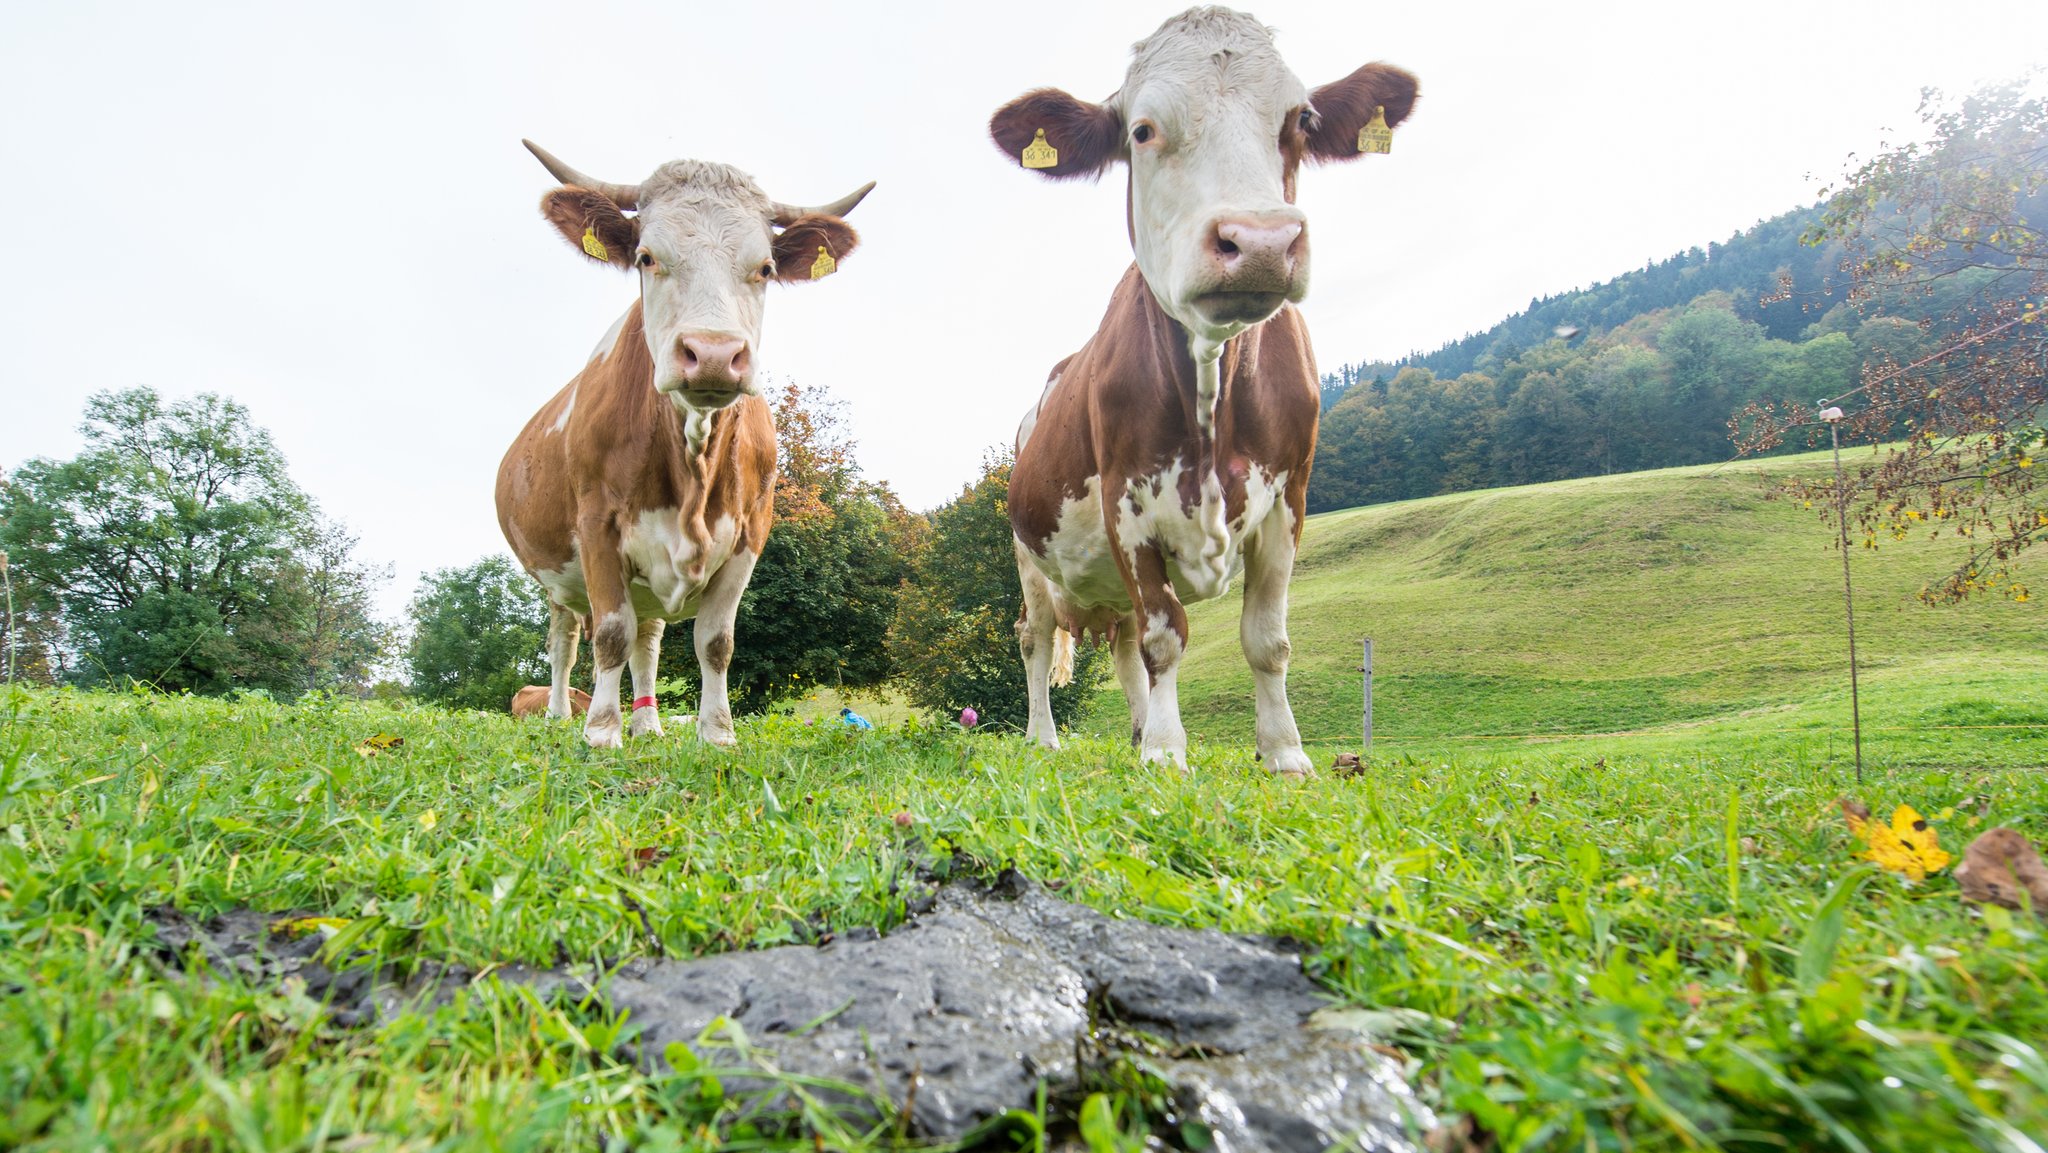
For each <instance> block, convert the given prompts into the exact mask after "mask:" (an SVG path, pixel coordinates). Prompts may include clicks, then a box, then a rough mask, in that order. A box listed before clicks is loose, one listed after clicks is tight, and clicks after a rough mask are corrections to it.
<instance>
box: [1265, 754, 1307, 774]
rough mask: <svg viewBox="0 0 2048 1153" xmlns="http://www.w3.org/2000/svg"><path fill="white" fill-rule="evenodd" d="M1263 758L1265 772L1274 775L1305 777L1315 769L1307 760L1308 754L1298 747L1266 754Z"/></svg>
mask: <svg viewBox="0 0 2048 1153" xmlns="http://www.w3.org/2000/svg"><path fill="white" fill-rule="evenodd" d="M1265 758H1266V759H1265V762H1264V763H1265V766H1266V771H1267V772H1269V773H1274V774H1276V775H1280V774H1284V775H1286V776H1291V777H1305V776H1308V775H1309V773H1310V772H1312V771H1314V769H1315V765H1314V763H1313V762H1311V761H1310V760H1309V759H1308V754H1307V753H1305V752H1302V751H1301V749H1300V748H1298V747H1297V748H1292V749H1281V750H1279V751H1278V752H1272V753H1267V754H1266V755H1265Z"/></svg>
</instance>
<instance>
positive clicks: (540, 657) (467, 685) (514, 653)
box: [405, 554, 590, 712]
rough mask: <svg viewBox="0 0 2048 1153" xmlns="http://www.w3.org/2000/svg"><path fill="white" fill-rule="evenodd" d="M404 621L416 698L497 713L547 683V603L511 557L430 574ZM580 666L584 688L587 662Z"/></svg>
mask: <svg viewBox="0 0 2048 1153" xmlns="http://www.w3.org/2000/svg"><path fill="white" fill-rule="evenodd" d="M406 615H407V617H408V618H409V620H410V622H411V638H410V640H409V641H408V642H407V645H406V651H405V665H406V674H407V677H408V679H409V680H410V682H411V690H412V695H413V696H415V697H417V698H419V699H420V700H423V701H429V702H432V703H434V704H440V705H446V706H448V707H450V708H463V709H484V710H488V711H492V712H502V711H504V710H505V709H506V708H507V707H508V706H509V705H510V704H511V701H512V694H513V693H515V692H518V691H519V690H520V689H521V688H523V687H525V686H526V685H533V684H542V685H544V684H547V683H548V681H549V676H550V674H549V670H548V661H547V644H548V606H547V600H546V599H545V598H544V597H543V596H542V595H541V591H540V586H539V585H537V584H535V583H534V581H533V578H532V577H529V576H527V575H526V574H525V573H524V572H522V571H520V568H519V565H518V564H517V563H516V562H514V561H513V560H512V558H511V557H508V556H505V555H503V554H499V555H496V556H487V557H484V558H483V559H481V560H479V561H476V562H475V563H473V564H469V565H464V566H458V567H455V568H444V569H440V570H438V571H435V572H432V573H428V574H427V575H426V576H424V577H422V578H421V580H420V587H419V591H418V592H416V593H414V594H413V598H412V603H411V604H410V605H409V606H407V608H406ZM582 665H583V668H582V671H583V675H582V677H581V678H580V680H581V683H583V684H586V685H587V684H589V683H590V678H589V660H588V657H587V656H586V657H584V658H583V661H582ZM578 679H579V678H576V677H573V676H572V678H571V681H572V683H574V682H575V681H577V680H578Z"/></svg>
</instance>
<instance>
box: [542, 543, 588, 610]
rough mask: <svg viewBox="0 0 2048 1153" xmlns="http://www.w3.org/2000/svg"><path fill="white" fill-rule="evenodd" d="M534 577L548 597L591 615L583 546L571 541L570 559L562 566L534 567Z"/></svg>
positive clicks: (567, 607)
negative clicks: (584, 574)
mask: <svg viewBox="0 0 2048 1153" xmlns="http://www.w3.org/2000/svg"><path fill="white" fill-rule="evenodd" d="M530 571H531V572H532V573H533V579H535V580H537V581H539V582H540V587H541V588H542V589H544V590H546V592H547V594H548V599H549V600H551V601H553V602H554V603H556V604H558V605H561V606H562V607H563V608H566V609H568V610H569V611H571V612H574V613H577V614H579V615H582V616H588V615H590V590H589V588H588V587H587V586H585V585H584V583H583V547H582V544H581V542H578V541H574V540H572V541H570V542H569V560H568V563H566V564H564V565H563V566H562V567H561V568H555V569H546V568H544V569H532V570H530Z"/></svg>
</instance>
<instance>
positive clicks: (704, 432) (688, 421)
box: [683, 405, 712, 457]
mask: <svg viewBox="0 0 2048 1153" xmlns="http://www.w3.org/2000/svg"><path fill="white" fill-rule="evenodd" d="M711 415H712V414H711V413H708V412H705V411H704V410H703V409H701V408H690V407H689V406H687V405H685V406H684V407H683V439H684V440H686V441H688V442H689V443H690V455H691V456H697V457H701V456H703V455H704V446H705V445H706V444H708V443H710V441H711Z"/></svg>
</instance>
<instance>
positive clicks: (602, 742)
mask: <svg viewBox="0 0 2048 1153" xmlns="http://www.w3.org/2000/svg"><path fill="white" fill-rule="evenodd" d="M583 739H584V740H586V741H589V742H590V747H591V748H593V749H616V748H621V747H623V746H624V745H625V743H626V742H624V741H622V740H620V739H619V726H618V725H617V724H616V723H613V724H611V725H608V726H606V727H604V728H601V729H584V730H583Z"/></svg>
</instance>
